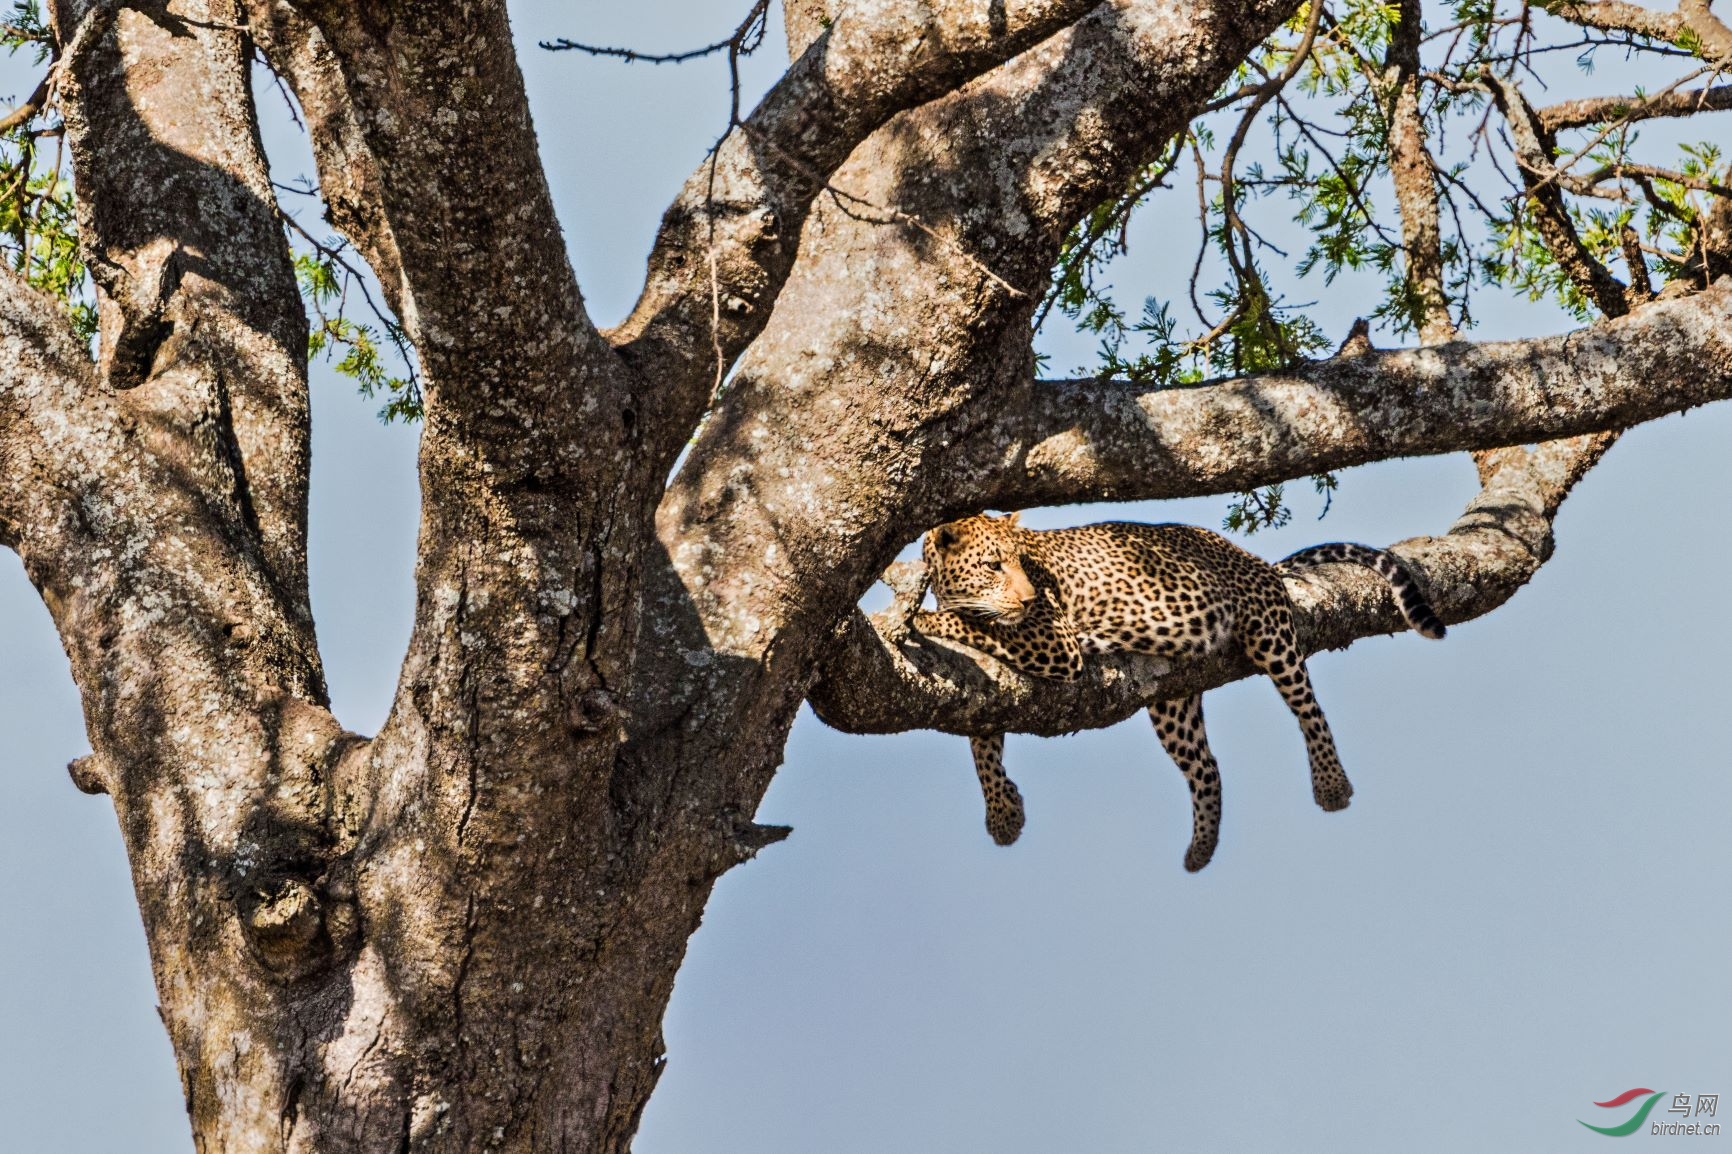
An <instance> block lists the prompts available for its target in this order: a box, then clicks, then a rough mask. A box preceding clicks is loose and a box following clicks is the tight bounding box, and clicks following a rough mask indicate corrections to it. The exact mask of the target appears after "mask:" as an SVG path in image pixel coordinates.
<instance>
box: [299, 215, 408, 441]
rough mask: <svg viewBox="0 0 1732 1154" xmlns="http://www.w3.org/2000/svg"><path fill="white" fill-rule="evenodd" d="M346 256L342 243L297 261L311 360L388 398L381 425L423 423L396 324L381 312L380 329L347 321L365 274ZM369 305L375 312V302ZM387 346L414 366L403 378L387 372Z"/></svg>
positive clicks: (308, 253)
mask: <svg viewBox="0 0 1732 1154" xmlns="http://www.w3.org/2000/svg"><path fill="white" fill-rule="evenodd" d="M342 251H343V250H342V246H341V242H340V241H335V240H333V241H330V242H327V243H325V244H322V245H319V246H317V247H315V248H313V249H312V250H311V251H305V252H300V253H297V254H296V255H295V276H296V279H297V280H299V282H300V285H301V296H302V297H303V298H304V299H305V300H306V302H307V308H308V310H309V311H310V312H311V314H312V316H311V320H312V325H311V327H310V329H309V332H308V337H307V355H308V357H309V359H318V358H320V357H323V358H325V359H326V360H327V361H331V362H332V367H333V368H335V369H336V370H337V371H338V372H339V373H341V374H343V375H344V376H346V377H348V378H350V379H351V380H353V381H354V382H355V385H356V387H357V388H359V389H360V391H361V395H362V396H363V397H367V398H369V399H371V398H373V397H375V396H379V397H383V398H384V403H383V404H382V405H381V406H380V407H379V419H380V420H381V421H384V422H385V423H386V424H390V423H391V422H392V421H396V420H402V421H418V420H420V419H421V417H422V416H423V415H424V413H425V406H424V403H423V400H422V396H421V384H420V381H419V379H418V378H417V377H416V375H415V372H414V369H413V367H412V366H413V364H414V361H413V356H414V354H413V353H412V351H411V350H410V348H409V342H408V338H407V336H406V335H405V334H404V332H403V330H402V328H401V327H400V326H399V325H398V324H397V323H396V321H394V320H391V319H390V318H388V317H385V316H383V315H382V314H380V313H379V312H378V310H377V309H373V312H374V315H375V317H376V319H377V320H378V324H377V326H376V327H375V326H374V325H371V324H364V323H361V322H359V321H356V320H354V319H352V318H351V317H349V316H348V314H347V312H346V306H347V305H348V303H349V290H350V288H351V287H352V286H355V285H356V283H357V279H358V277H359V275H360V274H359V273H358V272H356V271H355V270H354V269H353V268H351V267H350V266H349V265H348V264H347V263H346V262H344V261H343V259H342ZM365 303H366V304H367V307H368V308H370V309H371V308H372V304H371V302H370V301H367V302H365ZM385 343H389V345H390V346H391V348H392V350H393V352H394V353H395V354H396V356H397V357H398V359H399V360H400V361H401V363H403V364H404V365H408V366H411V367H410V368H409V369H408V370H407V371H406V372H405V373H403V374H402V375H395V374H393V373H392V372H391V371H390V370H389V369H388V368H387V367H386V360H385V355H384V345H385Z"/></svg>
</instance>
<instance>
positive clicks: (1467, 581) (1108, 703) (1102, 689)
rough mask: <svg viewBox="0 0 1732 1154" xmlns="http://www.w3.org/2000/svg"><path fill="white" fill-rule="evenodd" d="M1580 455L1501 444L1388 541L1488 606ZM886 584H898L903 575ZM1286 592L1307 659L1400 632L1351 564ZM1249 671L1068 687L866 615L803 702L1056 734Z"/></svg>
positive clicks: (975, 728) (850, 715) (875, 720)
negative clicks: (1451, 503) (1431, 520)
mask: <svg viewBox="0 0 1732 1154" xmlns="http://www.w3.org/2000/svg"><path fill="white" fill-rule="evenodd" d="M1581 448H1582V447H1581V446H1580V445H1578V444H1577V443H1576V442H1562V443H1557V444H1553V445H1547V446H1542V447H1540V448H1538V449H1534V450H1521V449H1516V450H1511V451H1510V452H1509V454H1508V455H1507V456H1501V457H1500V458H1499V459H1498V460H1497V461H1496V462H1494V463H1493V464H1492V465H1491V466H1490V467H1489V468H1488V470H1487V475H1486V479H1485V481H1484V483H1483V486H1482V489H1481V492H1480V494H1479V496H1478V497H1477V498H1476V499H1475V500H1474V502H1473V503H1472V504H1471V505H1469V506H1468V509H1467V511H1466V513H1464V514H1463V515H1462V517H1461V518H1459V519H1458V520H1457V521H1456V523H1455V525H1454V526H1452V527H1451V528H1450V530H1449V531H1448V532H1447V533H1445V534H1443V535H1442V536H1438V537H1418V538H1414V539H1412V540H1409V541H1404V542H1402V543H1400V544H1398V545H1395V546H1393V547H1392V549H1391V552H1393V553H1395V554H1396V555H1397V556H1399V557H1400V558H1401V559H1402V560H1403V561H1404V562H1405V563H1406V565H1407V567H1408V569H1409V571H1410V572H1412V573H1413V575H1414V576H1415V577H1416V578H1417V579H1418V581H1419V582H1420V584H1421V585H1422V586H1423V587H1424V588H1425V590H1426V594H1427V597H1428V599H1429V600H1430V601H1431V603H1432V605H1433V606H1434V607H1435V608H1436V609H1437V611H1438V614H1439V616H1441V617H1442V618H1443V620H1444V621H1446V622H1449V623H1451V624H1454V623H1456V622H1460V621H1467V620H1470V619H1472V618H1475V617H1479V616H1482V615H1484V614H1486V613H1489V612H1491V611H1492V610H1493V609H1495V608H1497V607H1498V606H1500V605H1502V604H1503V603H1504V602H1505V601H1507V600H1509V599H1510V597H1512V596H1513V595H1514V594H1515V592H1516V591H1517V590H1518V589H1520V588H1521V587H1522V586H1523V585H1525V584H1527V582H1528V581H1529V580H1531V579H1532V578H1533V575H1534V574H1535V573H1536V572H1538V570H1539V567H1540V566H1541V565H1543V564H1544V563H1545V562H1546V561H1547V560H1548V559H1549V558H1550V557H1551V555H1552V551H1553V540H1552V520H1553V518H1554V517H1555V515H1556V513H1557V510H1558V506H1559V505H1560V504H1561V503H1562V501H1563V499H1564V497H1565V496H1566V495H1567V494H1568V492H1569V490H1570V488H1571V487H1572V486H1573V485H1574V484H1575V482H1576V481H1577V480H1579V479H1580V477H1581V475H1582V474H1583V473H1585V472H1586V470H1587V468H1588V467H1589V466H1590V465H1591V464H1592V462H1593V460H1596V459H1597V455H1596V454H1594V453H1592V452H1591V451H1589V452H1585V453H1584V452H1582V451H1580V450H1581ZM910 568H917V566H911V567H910ZM899 578H901V579H900V580H899ZM888 579H890V580H892V581H895V582H896V583H897V584H898V585H900V586H902V587H903V589H904V590H906V588H907V587H908V583H907V581H906V575H905V574H891V575H888ZM1287 589H1288V594H1289V595H1290V596H1291V597H1292V599H1293V602H1294V607H1295V609H1296V613H1295V624H1296V626H1297V628H1298V633H1299V644H1300V647H1301V648H1302V649H1303V651H1304V652H1305V653H1307V654H1311V653H1316V652H1318V651H1320V650H1324V649H1343V648H1346V647H1347V646H1348V645H1350V644H1352V643H1353V642H1354V641H1357V640H1359V639H1360V638H1363V637H1371V636H1375V635H1377V634H1387V633H1396V632H1400V631H1402V630H1404V629H1405V628H1406V625H1405V624H1404V623H1403V621H1402V617H1401V612H1400V610H1399V608H1398V607H1397V606H1396V603H1395V599H1394V597H1393V596H1392V595H1391V593H1390V591H1389V587H1388V585H1387V584H1386V583H1385V582H1384V581H1383V580H1382V578H1380V577H1378V576H1376V575H1375V574H1373V573H1371V572H1370V571H1369V570H1366V569H1362V568H1359V567H1357V566H1353V565H1326V566H1320V567H1318V568H1315V569H1310V570H1307V571H1306V572H1305V574H1304V576H1303V577H1302V578H1290V579H1289V580H1288V585H1287ZM905 603H906V602H904V604H905ZM1253 672H1255V670H1254V669H1253V667H1252V665H1251V663H1250V662H1249V661H1247V660H1245V658H1244V657H1243V656H1241V655H1239V654H1233V653H1223V654H1218V655H1216V656H1213V657H1210V658H1207V659H1205V660H1202V661H1196V662H1186V663H1184V664H1181V665H1179V666H1177V667H1169V666H1168V664H1167V663H1166V662H1165V661H1162V660H1160V659H1157V658H1150V657H1144V656H1140V655H1134V654H1114V655H1110V656H1107V657H1101V658H1093V659H1091V661H1090V664H1089V666H1088V668H1087V670H1086V671H1085V673H1084V675H1083V676H1082V677H1081V678H1080V679H1079V680H1077V681H1075V682H1072V683H1068V684H1067V683H1063V682H1056V681H1042V680H1039V679H1037V678H1032V677H1028V676H1025V675H1024V674H1022V673H1019V672H1017V671H1016V670H1014V669H1011V668H1010V667H1008V666H1006V665H1004V664H1002V663H1000V662H998V661H996V660H994V659H993V658H991V657H987V656H985V655H983V654H978V653H974V652H972V651H969V650H964V649H959V648H948V647H945V646H942V645H940V644H937V643H933V642H930V641H925V640H924V639H920V638H910V637H909V636H908V634H907V631H906V629H905V628H904V626H903V625H902V622H901V614H900V613H899V612H898V611H897V610H896V609H895V608H893V609H892V610H889V611H886V612H885V613H881V614H878V615H876V616H874V617H872V618H867V617H866V616H865V615H863V614H860V613H856V614H855V615H854V616H853V617H852V618H851V619H850V620H849V621H848V622H847V623H846V625H845V626H844V627H843V630H842V633H841V635H840V637H839V639H838V642H837V645H836V648H835V649H834V650H833V651H832V653H831V654H830V656H829V657H828V659H827V660H826V661H825V663H824V664H823V666H822V667H821V670H820V673H819V678H818V680H817V682H816V683H815V684H814V685H813V687H812V689H811V691H810V694H809V696H808V699H807V700H808V701H809V703H810V704H811V706H812V708H813V710H814V712H816V713H817V715H818V717H819V719H820V720H822V721H823V722H824V723H825V724H827V725H830V726H832V727H834V728H836V729H840V730H844V731H846V732H849V733H897V732H902V731H905V730H911V729H936V730H940V731H943V732H946V733H956V734H969V735H987V734H994V733H1005V732H1015V733H1038V734H1043V735H1046V736H1053V735H1057V734H1061V733H1070V732H1074V731H1076V730H1079V729H1098V728H1101V727H1103V726H1107V725H1112V724H1114V723H1116V722H1118V721H1122V720H1123V719H1124V718H1126V717H1129V716H1130V715H1131V714H1132V713H1135V712H1136V711H1138V710H1139V709H1142V708H1143V707H1145V706H1146V705H1148V704H1149V703H1150V702H1152V701H1158V700H1163V699H1170V698H1175V697H1181V696H1187V695H1189V694H1193V693H1200V692H1202V691H1204V690H1207V689H1212V688H1214V687H1216V686H1219V685H1225V684H1227V683H1228V682H1230V681H1237V680H1239V679H1240V678H1243V677H1248V676H1250V675H1251V674H1252V673H1253Z"/></svg>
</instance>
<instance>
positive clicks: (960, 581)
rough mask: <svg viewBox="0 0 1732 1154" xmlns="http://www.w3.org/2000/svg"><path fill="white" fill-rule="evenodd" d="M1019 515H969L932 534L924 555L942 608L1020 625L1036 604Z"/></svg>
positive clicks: (922, 549) (933, 591) (923, 550)
mask: <svg viewBox="0 0 1732 1154" xmlns="http://www.w3.org/2000/svg"><path fill="white" fill-rule="evenodd" d="M1021 532H1022V530H1021V529H1020V528H1018V526H1017V517H1016V514H1015V513H1012V514H1011V515H1010V516H1008V517H988V516H986V515H985V514H981V515H979V516H974V517H965V518H963V519H962V520H960V521H952V522H951V523H950V524H948V525H940V526H939V527H938V528H936V529H934V530H932V531H931V532H930V533H928V534H926V540H925V541H924V542H923V543H922V545H921V550H920V551H921V555H922V556H923V557H924V558H925V561H926V574H927V576H928V578H929V579H930V580H931V582H932V595H933V596H934V597H936V598H938V607H939V608H940V609H948V610H951V611H952V612H955V613H962V614H965V615H967V616H970V617H980V618H985V619H987V620H990V621H993V622H996V623H998V624H1000V625H1015V624H1017V623H1018V622H1020V621H1021V620H1022V619H1023V618H1024V617H1026V616H1027V615H1028V610H1029V607H1030V606H1031V605H1033V604H1034V598H1035V592H1034V585H1033V583H1032V582H1030V581H1029V579H1028V574H1027V573H1025V572H1024V571H1023V568H1022V559H1021V549H1020V548H1019V543H1018V536H1019V534H1021Z"/></svg>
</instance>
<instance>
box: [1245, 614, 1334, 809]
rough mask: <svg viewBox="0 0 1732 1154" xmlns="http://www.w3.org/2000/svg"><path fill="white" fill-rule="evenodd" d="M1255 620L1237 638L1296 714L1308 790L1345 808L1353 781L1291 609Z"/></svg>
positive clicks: (1327, 804) (1322, 803)
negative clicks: (1343, 764) (1252, 627)
mask: <svg viewBox="0 0 1732 1154" xmlns="http://www.w3.org/2000/svg"><path fill="white" fill-rule="evenodd" d="M1259 624H1260V627H1259V628H1257V629H1256V630H1254V631H1251V632H1248V633H1247V635H1246V636H1245V637H1244V638H1242V644H1243V645H1244V647H1245V655H1246V656H1247V657H1249V658H1250V659H1251V664H1253V665H1255V666H1256V667H1257V668H1258V669H1260V670H1262V671H1263V672H1264V673H1266V674H1268V675H1269V678H1270V680H1272V681H1274V682H1275V688H1276V689H1279V690H1280V691H1281V698H1282V700H1284V701H1286V703H1287V708H1288V709H1291V710H1292V711H1293V716H1294V717H1297V718H1298V719H1299V729H1300V731H1301V732H1303V733H1304V734H1305V752H1306V754H1307V755H1308V756H1309V757H1310V760H1311V796H1312V797H1314V798H1316V799H1317V804H1318V805H1320V806H1322V807H1323V808H1324V809H1326V810H1330V811H1334V810H1338V809H1346V808H1347V803H1348V801H1349V800H1350V799H1351V798H1352V797H1353V783H1352V782H1350V781H1348V780H1347V771H1346V770H1345V769H1342V768H1341V755H1340V754H1338V753H1336V752H1335V736H1334V735H1333V734H1331V733H1330V732H1329V722H1327V721H1325V720H1324V718H1323V707H1322V706H1320V705H1318V704H1317V696H1316V695H1315V694H1314V693H1312V692H1311V674H1310V673H1309V672H1308V671H1307V670H1306V668H1305V659H1304V657H1303V655H1301V654H1300V652H1299V641H1298V638H1297V637H1296V636H1295V634H1294V632H1293V617H1292V614H1291V613H1290V612H1287V613H1277V614H1276V615H1275V619H1274V620H1273V621H1268V620H1265V621H1263V622H1261V623H1259Z"/></svg>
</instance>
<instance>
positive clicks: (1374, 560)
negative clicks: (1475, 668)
mask: <svg viewBox="0 0 1732 1154" xmlns="http://www.w3.org/2000/svg"><path fill="white" fill-rule="evenodd" d="M1336 563H1343V564H1348V565H1363V566H1365V567H1366V568H1367V569H1374V570H1376V571H1377V575H1378V576H1379V577H1382V578H1383V579H1384V580H1385V581H1387V582H1389V587H1390V588H1391V589H1393V590H1394V591H1395V603H1396V604H1397V605H1399V606H1400V607H1401V615H1402V617H1404V618H1406V619H1407V624H1408V625H1409V626H1410V627H1411V628H1412V629H1413V631H1414V632H1415V633H1418V634H1420V635H1421V636H1423V637H1430V638H1432V639H1434V640H1435V639H1437V638H1441V637H1442V636H1443V635H1444V632H1445V630H1444V627H1443V622H1441V621H1439V620H1438V619H1437V614H1436V613H1435V612H1434V611H1433V610H1432V608H1431V605H1430V603H1429V602H1427V601H1426V599H1425V594H1423V593H1421V592H1420V591H1419V586H1418V584H1416V583H1415V582H1414V580H1413V574H1411V573H1409V572H1408V571H1407V566H1405V565H1403V564H1402V563H1401V562H1400V561H1399V560H1398V559H1397V558H1396V557H1395V555H1394V554H1392V553H1389V552H1386V551H1384V550H1382V549H1373V548H1371V547H1370V546H1369V545H1350V544H1348V543H1346V542H1344V541H1343V542H1337V543H1335V544H1332V545H1313V546H1311V548H1309V549H1301V550H1299V552H1297V553H1295V554H1293V555H1292V556H1291V557H1288V558H1287V559H1286V560H1284V561H1282V562H1280V563H1279V564H1278V565H1276V566H1275V568H1276V569H1278V570H1280V571H1281V572H1283V573H1292V572H1294V571H1296V570H1299V569H1304V568H1306V567H1307V566H1310V565H1331V564H1336Z"/></svg>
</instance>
